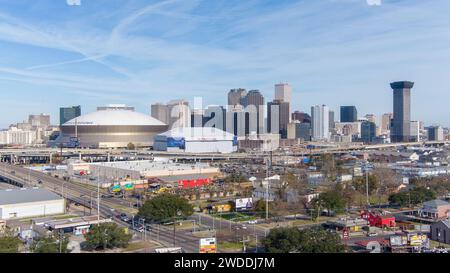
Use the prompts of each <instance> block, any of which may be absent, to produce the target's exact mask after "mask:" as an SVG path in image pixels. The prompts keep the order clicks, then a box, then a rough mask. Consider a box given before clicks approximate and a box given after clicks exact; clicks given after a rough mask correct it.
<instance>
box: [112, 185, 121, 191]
mask: <svg viewBox="0 0 450 273" xmlns="http://www.w3.org/2000/svg"><path fill="white" fill-rule="evenodd" d="M121 190H122V188H121V187H120V185H119V184H117V185H114V186H112V187H111V192H120V191H121Z"/></svg>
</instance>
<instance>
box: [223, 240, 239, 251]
mask: <svg viewBox="0 0 450 273" xmlns="http://www.w3.org/2000/svg"><path fill="white" fill-rule="evenodd" d="M218 248H219V249H232V250H236V249H242V243H236V242H222V243H219V245H218Z"/></svg>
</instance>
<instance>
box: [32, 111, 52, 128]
mask: <svg viewBox="0 0 450 273" xmlns="http://www.w3.org/2000/svg"><path fill="white" fill-rule="evenodd" d="M28 123H29V124H31V126H32V127H35V128H42V129H46V128H48V127H50V115H47V114H40V115H29V116H28Z"/></svg>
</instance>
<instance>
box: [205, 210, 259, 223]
mask: <svg viewBox="0 0 450 273" xmlns="http://www.w3.org/2000/svg"><path fill="white" fill-rule="evenodd" d="M212 216H213V217H216V218H222V219H225V220H229V221H233V222H244V221H252V220H256V219H257V218H256V217H255V216H252V215H246V214H243V213H239V212H232V213H227V214H220V213H216V214H212Z"/></svg>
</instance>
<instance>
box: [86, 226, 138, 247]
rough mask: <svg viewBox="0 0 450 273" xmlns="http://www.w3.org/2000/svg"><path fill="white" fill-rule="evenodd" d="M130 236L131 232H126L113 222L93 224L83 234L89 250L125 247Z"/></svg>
mask: <svg viewBox="0 0 450 273" xmlns="http://www.w3.org/2000/svg"><path fill="white" fill-rule="evenodd" d="M131 237H132V235H131V234H127V233H126V232H125V230H124V229H123V228H120V227H119V226H117V224H115V223H103V224H100V225H93V226H92V228H91V230H90V231H89V232H88V233H86V234H85V235H84V238H85V239H86V248H87V249H90V250H94V249H112V248H116V247H127V246H128V243H129V242H130V240H131Z"/></svg>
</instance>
